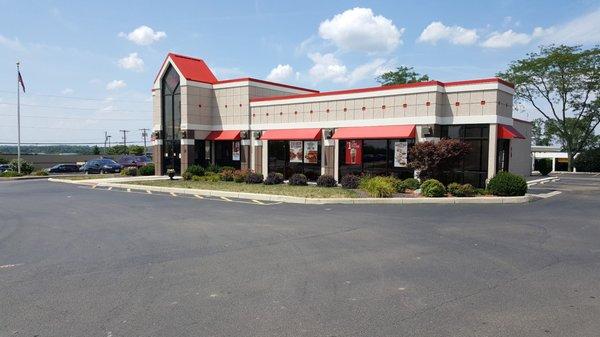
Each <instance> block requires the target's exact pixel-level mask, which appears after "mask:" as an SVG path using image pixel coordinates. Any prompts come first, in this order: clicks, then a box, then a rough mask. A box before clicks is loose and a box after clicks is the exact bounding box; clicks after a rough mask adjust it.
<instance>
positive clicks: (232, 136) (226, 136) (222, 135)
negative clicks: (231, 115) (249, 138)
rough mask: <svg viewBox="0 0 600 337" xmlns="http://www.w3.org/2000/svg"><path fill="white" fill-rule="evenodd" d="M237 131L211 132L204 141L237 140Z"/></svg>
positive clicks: (238, 132)
mask: <svg viewBox="0 0 600 337" xmlns="http://www.w3.org/2000/svg"><path fill="white" fill-rule="evenodd" d="M239 139H240V131H239V130H223V131H212V132H211V133H209V134H208V136H207V137H206V140H239Z"/></svg>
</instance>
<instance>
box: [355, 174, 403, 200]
mask: <svg viewBox="0 0 600 337" xmlns="http://www.w3.org/2000/svg"><path fill="white" fill-rule="evenodd" d="M360 188H362V189H363V190H365V192H367V193H368V194H369V195H370V196H372V197H375V198H389V197H391V196H393V195H394V193H396V188H395V187H394V185H393V181H392V180H391V179H389V177H373V178H365V179H362V180H361V182H360Z"/></svg>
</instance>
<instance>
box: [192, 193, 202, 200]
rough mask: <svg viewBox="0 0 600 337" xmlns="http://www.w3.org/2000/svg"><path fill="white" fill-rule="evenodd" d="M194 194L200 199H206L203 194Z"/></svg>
mask: <svg viewBox="0 0 600 337" xmlns="http://www.w3.org/2000/svg"><path fill="white" fill-rule="evenodd" d="M194 196H195V197H196V198H198V199H204V197H203V196H201V195H198V194H194Z"/></svg>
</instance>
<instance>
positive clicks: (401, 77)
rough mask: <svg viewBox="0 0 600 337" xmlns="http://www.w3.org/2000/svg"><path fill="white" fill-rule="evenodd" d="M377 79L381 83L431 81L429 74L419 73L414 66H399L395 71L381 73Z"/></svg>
mask: <svg viewBox="0 0 600 337" xmlns="http://www.w3.org/2000/svg"><path fill="white" fill-rule="evenodd" d="M376 80H377V82H379V83H381V85H395V84H406V83H415V82H425V81H429V76H427V75H421V74H419V73H417V72H416V71H414V70H413V68H412V67H398V68H397V69H396V70H394V71H388V72H386V73H383V74H381V75H380V76H378V77H377V79H376Z"/></svg>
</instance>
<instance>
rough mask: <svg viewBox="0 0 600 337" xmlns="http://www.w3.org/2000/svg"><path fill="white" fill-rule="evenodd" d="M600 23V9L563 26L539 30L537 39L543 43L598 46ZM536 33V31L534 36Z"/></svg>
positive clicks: (599, 41)
mask: <svg viewBox="0 0 600 337" xmlns="http://www.w3.org/2000/svg"><path fill="white" fill-rule="evenodd" d="M599 22H600V8H599V9H597V10H595V11H593V12H591V13H588V14H586V15H583V16H580V17H578V18H575V19H573V20H571V21H569V22H567V23H565V24H563V25H558V26H554V27H550V28H548V29H544V30H539V31H538V32H537V36H536V37H540V38H541V39H542V42H543V43H567V44H598V43H600V24H599ZM536 29H537V28H536ZM535 33H536V32H535V31H534V35H535Z"/></svg>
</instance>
